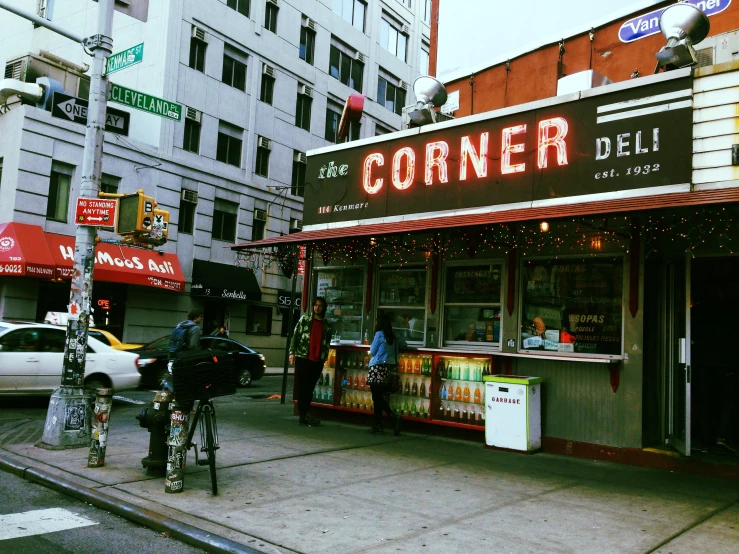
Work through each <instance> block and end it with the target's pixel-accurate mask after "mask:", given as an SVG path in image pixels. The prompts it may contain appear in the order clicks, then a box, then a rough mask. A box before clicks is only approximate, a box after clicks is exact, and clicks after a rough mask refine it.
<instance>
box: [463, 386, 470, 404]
mask: <svg viewBox="0 0 739 554" xmlns="http://www.w3.org/2000/svg"><path fill="white" fill-rule="evenodd" d="M462 400H463V401H465V402H469V401H470V387H469V384H468V383H465V384H464V390H463V391H462Z"/></svg>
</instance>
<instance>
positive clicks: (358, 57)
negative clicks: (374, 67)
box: [354, 52, 364, 63]
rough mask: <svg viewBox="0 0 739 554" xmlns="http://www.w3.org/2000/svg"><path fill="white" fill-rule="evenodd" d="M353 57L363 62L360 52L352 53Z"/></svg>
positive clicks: (362, 55)
mask: <svg viewBox="0 0 739 554" xmlns="http://www.w3.org/2000/svg"><path fill="white" fill-rule="evenodd" d="M354 59H355V60H357V61H358V62H362V63H364V54H362V53H361V52H357V53H356V54H355V55H354Z"/></svg>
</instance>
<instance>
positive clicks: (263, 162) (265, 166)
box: [254, 137, 271, 177]
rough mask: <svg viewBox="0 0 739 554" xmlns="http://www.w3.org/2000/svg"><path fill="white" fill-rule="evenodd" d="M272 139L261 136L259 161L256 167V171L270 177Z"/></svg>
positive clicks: (258, 148) (258, 150)
mask: <svg viewBox="0 0 739 554" xmlns="http://www.w3.org/2000/svg"><path fill="white" fill-rule="evenodd" d="M270 142H271V141H270V140H268V139H265V138H264V137H259V140H258V143H257V162H256V165H255V167H254V173H256V174H257V175H261V176H262V177H269V154H270V148H269V147H268V146H271V145H270Z"/></svg>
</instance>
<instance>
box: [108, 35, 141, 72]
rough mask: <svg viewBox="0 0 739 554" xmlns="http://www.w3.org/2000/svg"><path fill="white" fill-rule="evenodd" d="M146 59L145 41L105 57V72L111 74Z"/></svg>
mask: <svg viewBox="0 0 739 554" xmlns="http://www.w3.org/2000/svg"><path fill="white" fill-rule="evenodd" d="M143 59H144V43H143V42H142V43H141V44H137V45H136V46H132V47H131V48H127V49H126V50H123V51H122V52H118V53H117V54H112V55H110V56H108V57H107V58H105V74H106V75H110V74H111V73H114V72H116V71H120V70H121V69H125V68H127V67H131V66H132V65H135V64H137V63H141V61H142V60H143Z"/></svg>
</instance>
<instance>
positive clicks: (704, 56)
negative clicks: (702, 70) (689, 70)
mask: <svg viewBox="0 0 739 554" xmlns="http://www.w3.org/2000/svg"><path fill="white" fill-rule="evenodd" d="M695 54H696V57H697V58H698V67H705V66H707V65H713V46H709V47H708V48H701V49H700V50H697V51H696V53H695Z"/></svg>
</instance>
